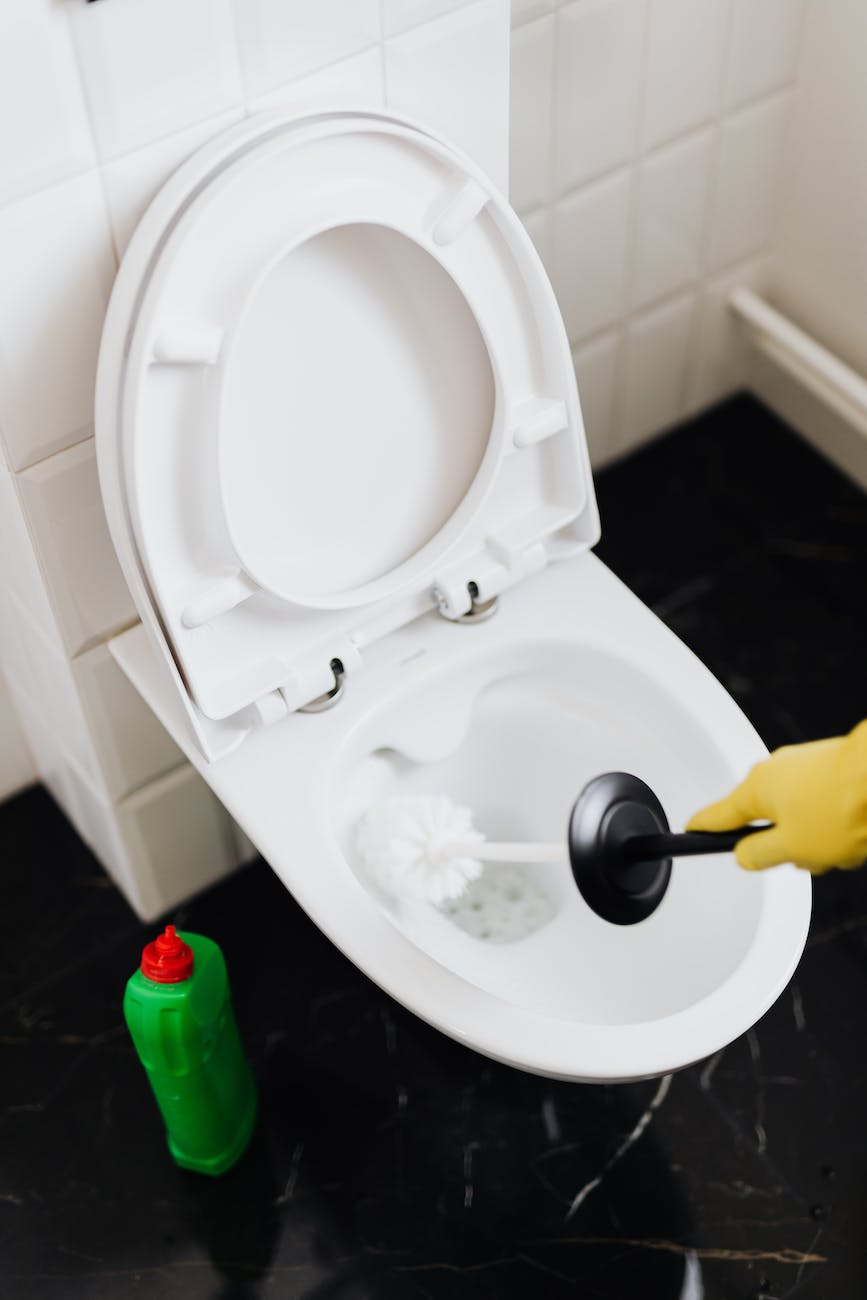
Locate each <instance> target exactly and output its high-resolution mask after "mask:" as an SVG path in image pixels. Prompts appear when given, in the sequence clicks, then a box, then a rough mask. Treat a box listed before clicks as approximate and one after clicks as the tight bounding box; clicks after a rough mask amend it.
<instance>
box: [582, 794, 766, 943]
mask: <svg viewBox="0 0 867 1300" xmlns="http://www.w3.org/2000/svg"><path fill="white" fill-rule="evenodd" d="M764 829H766V827H763V826H740V827H737V828H736V829H734V830H730V831H691V832H686V833H684V834H673V833H672V832H671V831H670V830H669V826H668V818H667V817H666V815H665V812H664V810H663V807H662V804H661V803H660V802H659V800H658V799H657V797H656V795H655V794H654V793H653V791H652V790H651V788H650V786H649V785H647V784H646V783H645V782H644V781H642V780H640V778H639V777H637V776H630V774H629V773H628V772H605V773H604V774H603V775H602V776H597V777H594V778H593V780H592V781H588V783H587V785H585V787H584V789H583V790H582V791H581V793H580V794H579V796H578V798H577V799H576V800H575V803H574V804H573V807H572V813H571V816H570V818H569V861H570V862H571V864H572V875H573V876H574V878H575V884H576V885H577V886H578V890H579V892H580V893H581V895H582V897H583V898H584V900H585V902H586V903H588V904H589V906H590V907H592V908H593V911H594V912H596V913H597V914H598V915H599V916H601V917H602V918H603V919H604V920H606V921H613V922H614V924H615V925H634V924H635V923H636V921H643V920H644V919H645V918H646V917H648V916H650V914H651V913H652V912H655V911H656V909H657V907H659V904H660V903H661V902H662V900H663V898H664V896H665V891H666V890H667V889H668V882H669V880H670V879H671V859H672V857H685V856H692V855H693V854H699V853H723V852H725V851H726V850H728V849H733V848H734V846H735V845H736V844H737V842H738V840H739V839H741V838H742V837H743V836H744V835H748V834H749V833H750V832H751V831H758V830H764Z"/></svg>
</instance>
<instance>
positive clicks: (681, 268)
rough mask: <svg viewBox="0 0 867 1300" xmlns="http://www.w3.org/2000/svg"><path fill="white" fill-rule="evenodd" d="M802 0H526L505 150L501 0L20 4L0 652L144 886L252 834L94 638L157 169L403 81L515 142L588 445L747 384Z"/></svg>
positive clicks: (57, 765)
mask: <svg viewBox="0 0 867 1300" xmlns="http://www.w3.org/2000/svg"><path fill="white" fill-rule="evenodd" d="M803 3H804V0H514V2H513V5H512V19H513V23H514V35H513V49H514V77H513V83H512V91H511V104H512V126H513V141H512V148H511V159H510V156H509V148H508V139H507V131H506V123H507V119H508V113H509V102H510V87H509V70H508V57H507V56H508V45H509V6H508V2H507V0H317V3H315V4H313V3H311V0H184V3H183V4H180V5H179V4H177V3H176V2H174V0H102V2H101V3H99V4H86V3H85V2H84V0H6V3H5V5H4V7H3V12H2V14H0V113H2V115H3V120H4V121H5V122H7V123H10V122H14V123H15V130H14V131H7V132H5V133H4V134H3V135H2V136H0V286H2V290H0V452H2V461H3V464H0V615H2V617H3V627H6V626H8V619H9V613H8V611H9V609H10V608H12V609H13V610H17V613H16V614H15V617H16V619H17V620H18V622H19V624H20V630H19V637H20V638H23V642H22V643H21V644H19V645H18V648H17V650H16V649H15V640H14V638H13V637H12V636H9V635H7V634H6V632H5V631H4V632H2V633H0V636H2V641H0V659H2V661H3V663H4V665H5V664H6V661H7V659H8V660H9V661H10V663H11V664H12V667H7V672H8V673H9V674H10V681H9V695H10V697H11V698H12V700H13V702H14V704H15V708H16V710H17V711H18V712H19V714H20V717H21V724H22V730H23V731H24V733H25V735H26V737H27V744H28V746H29V749H30V751H32V754H33V759H34V761H35V763H36V765H37V769H38V771H39V772H40V774H41V775H42V777H43V779H45V780H46V781H47V782H48V783H49V785H50V786H51V788H52V789H53V790H54V791H55V793H56V795H57V798H58V799H59V800H60V801H61V802H62V803H63V804H64V806H65V807H67V808H68V810H69V812H70V815H71V816H72V817H73V818H74V820H75V821H76V824H77V825H78V826H79V828H80V829H81V831H82V833H83V834H85V835H86V837H87V838H88V840H89V842H90V843H91V844H93V845H94V847H95V849H96V851H97V852H98V853H99V854H100V856H101V857H102V858H103V860H104V861H105V862H106V864H107V865H108V866H109V867H110V869H111V870H112V871H113V872H114V874H115V876H116V878H117V879H118V880H119V881H120V882H121V884H122V886H123V887H124V888H125V889H126V890H127V892H128V894H129V896H130V897H131V899H132V900H133V902H134V905H136V906H137V907H138V908H139V909H140V910H141V911H143V912H147V913H148V914H151V913H152V912H153V911H154V910H155V909H156V908H157V907H158V906H159V905H160V903H161V902H162V903H163V904H165V903H166V902H168V901H174V899H173V896H172V888H173V885H172V881H173V878H174V877H173V873H174V871H175V868H176V865H177V862H178V857H177V855H178V854H179V853H181V854H183V855H184V859H185V860H187V861H189V862H192V863H194V864H196V865H195V872H197V873H199V874H198V875H197V876H196V879H197V880H201V881H202V882H205V881H207V880H209V879H213V878H215V877H216V876H217V875H219V874H220V873H221V872H223V871H224V870H227V869H229V867H230V866H231V864H232V863H233V862H234V861H236V860H237V858H238V856H239V853H240V852H242V849H241V848H240V847H239V837H238V836H237V834H236V833H235V832H234V831H233V828H232V827H231V825H230V824H229V822H228V819H227V818H225V814H224V813H223V812H222V810H221V809H219V807H218V806H217V805H216V804H215V803H214V802H213V800H212V798H211V797H210V796H209V795H208V794H207V792H206V790H205V788H204V786H202V785H201V783H200V782H199V781H198V778H197V777H195V776H194V774H193V773H192V772H191V770H190V769H189V768H188V767H187V766H186V765H185V764H183V763H182V762H180V760H179V755H178V752H177V751H176V750H175V749H174V747H173V745H172V744H171V742H170V741H169V740H168V738H167V737H166V736H165V734H164V733H162V732H161V731H160V730H159V729H155V724H154V723H153V720H152V719H151V718H150V716H149V715H148V714H147V713H146V711H142V708H141V705H140V704H139V702H138V698H137V697H136V696H134V695H130V694H128V693H127V690H126V686H125V683H124V682H123V681H122V680H121V679H119V678H118V677H117V676H116V675H115V670H114V669H113V665H112V664H111V663H110V661H109V660H108V658H107V653H106V651H105V648H104V641H105V638H106V637H107V636H109V635H110V634H111V632H112V631H113V630H115V629H116V628H118V627H120V626H122V625H123V624H124V623H126V622H127V621H129V620H130V619H131V618H132V617H134V611H133V609H132V605H131V603H130V601H129V598H128V596H127V595H126V592H125V588H124V586H123V582H122V579H121V577H120V574H119V571H118V569H117V565H116V563H115V561H114V557H113V553H112V550H111V546H110V543H109V540H108V537H107V533H106V529H105V525H104V522H103V519H102V514H101V507H100V503H99V497H98V492H97V482H96V476H95V468H94V460H93V443H92V439H91V433H92V430H91V419H92V416H91V405H92V394H93V379H94V368H95V361H96V352H97V347H98V340H99V332H100V328H101V322H102V317H103V313H104V309H105V304H106V300H107V296H108V293H109V291H110V287H111V283H112V279H113V275H114V271H115V259H116V256H117V255H120V254H121V253H122V251H123V249H124V248H125V246H126V244H127V241H128V239H129V236H130V233H131V231H132V229H133V227H134V225H135V223H136V221H137V220H138V218H139V216H140V214H141V212H142V211H143V209H144V207H145V206H146V205H147V203H148V202H149V201H150V199H151V197H152V196H153V194H154V192H155V191H156V189H157V188H158V187H159V186H160V184H161V183H162V182H163V180H164V179H165V178H166V177H167V176H168V175H169V173H170V172H171V171H172V170H173V169H174V168H175V167H176V166H177V165H178V164H179V163H180V162H181V161H183V159H184V158H186V157H187V156H188V155H189V153H190V152H191V151H192V150H194V149H195V148H197V147H198V146H199V145H200V144H201V143H202V142H203V141H205V140H206V139H208V138H209V137H210V136H211V135H212V134H213V133H214V132H216V131H218V130H220V129H221V128H222V127H224V126H225V125H227V124H229V123H230V122H232V121H234V120H236V119H237V118H238V117H239V116H240V115H241V114H243V113H247V112H252V111H258V110H259V109H262V108H268V107H273V106H276V105H278V104H292V105H297V106H298V107H299V109H301V108H305V107H308V106H309V107H316V106H320V105H323V104H330V103H335V102H337V101H339V102H341V103H343V104H347V103H355V104H361V105H377V106H378V105H381V104H385V105H389V106H391V107H394V108H396V109H399V110H402V111H404V112H407V113H409V114H412V115H416V116H418V117H419V118H421V119H423V120H425V121H426V122H428V123H430V124H431V125H432V126H433V127H435V128H436V129H439V130H440V131H442V132H443V133H445V134H446V135H448V136H451V137H452V138H454V139H455V140H456V141H457V143H458V144H460V145H462V146H463V147H464V148H466V149H467V150H469V152H470V153H471V154H473V156H474V157H475V158H476V159H477V160H478V161H479V162H480V163H481V164H482V165H483V166H484V167H486V168H487V170H488V171H489V172H490V173H491V175H492V176H493V177H494V178H495V180H496V181H497V182H498V183H499V184H500V185H502V186H505V185H506V184H507V182H508V171H509V163H510V161H511V168H512V172H513V178H514V180H513V191H512V192H513V196H514V199H515V202H516V204H517V206H518V207H519V210H520V211H521V212H522V215H524V217H525V220H526V224H527V227H528V229H529V231H530V233H531V236H532V238H533V240H534V242H535V243H536V246H537V248H539V250H540V253H541V255H542V257H543V260H544V261H545V264H546V266H547V267H548V268H549V271H550V273H551V275H552V279H553V281H554V285H555V289H556V291H557V294H558V296H559V298H560V302H561V305H562V308H563V312H564V316H565V319H566V322H567V326H568V330H569V336H570V342H571V344H572V346H573V355H574V359H575V365H576V369H577V372H578V375H579V380H580V383H581V388H582V397H583V406H584V411H585V418H586V423H587V428H588V437H589V441H590V445H591V453H592V456H593V458H594V461H595V462H596V463H597V464H598V463H601V462H602V460H604V459H605V457H607V456H610V455H616V454H619V453H620V452H622V451H623V450H626V449H628V448H629V447H630V446H632V445H634V444H635V442H636V441H640V440H641V439H642V438H644V437H647V436H649V435H650V434H651V433H653V432H654V431H656V430H657V429H659V428H661V427H664V426H665V425H667V424H669V423H671V422H673V421H674V420H676V419H677V418H679V416H680V415H682V414H683V413H684V412H686V411H690V410H693V409H695V408H696V406H697V405H700V404H701V403H702V402H704V401H710V400H713V399H714V398H716V397H719V396H722V395H723V394H724V393H725V392H726V391H729V389H730V387H731V386H733V385H734V384H735V383H737V382H738V378H739V375H740V373H741V371H740V367H739V357H738V353H737V348H736V346H735V338H734V336H733V333H732V331H731V329H730V328H729V321H728V317H727V314H726V310H725V306H724V303H725V295H726V291H727V289H728V288H729V287H730V285H732V284H733V283H736V282H740V279H741V277H743V278H745V279H746V280H747V281H750V282H752V281H757V280H759V279H761V278H762V277H763V276H764V275H765V272H766V266H767V262H766V259H765V257H764V250H765V249H766V247H767V243H768V240H769V237H770V236H771V233H772V229H773V222H774V215H775V195H776V175H777V164H778V158H779V153H780V150H781V148H782V144H783V138H784V134H785V125H786V120H787V116H788V111H789V103H790V99H791V95H790V88H791V86H792V83H793V79H794V76H795V68H796V62H797V49H798V40H799V30H800V26H801V10H802V8H803ZM4 609H5V613H3V610H4ZM34 647H37V648H36V649H34ZM49 678H50V679H51V680H50V681H49ZM3 707H4V706H3V703H2V699H0V709H2V708H3ZM82 718H83V721H82ZM0 725H2V719H0ZM4 730H5V732H6V733H7V734H8V735H10V736H11V735H13V734H14V732H13V729H12V728H11V727H6V728H4ZM10 754H12V755H13V756H17V757H14V758H13V761H14V763H16V764H18V766H17V768H16V770H18V771H26V770H29V769H28V768H27V767H26V764H27V763H29V761H30V759H29V756H27V755H23V754H22V750H21V746H20V745H18V746H17V748H15V747H11V748H10V747H8V746H7V747H6V748H4V747H3V746H2V744H0V791H2V790H3V789H4V781H5V780H6V779H7V778H5V777H4V776H3V773H5V772H7V771H8V770H9V764H10ZM248 848H249V846H244V849H243V851H245V852H246V851H248ZM173 855H174V856H173Z"/></svg>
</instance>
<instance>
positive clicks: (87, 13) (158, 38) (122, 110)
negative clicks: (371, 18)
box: [64, 0, 328, 158]
mask: <svg viewBox="0 0 867 1300" xmlns="http://www.w3.org/2000/svg"><path fill="white" fill-rule="evenodd" d="M64 7H65V8H66V10H67V12H68V15H69V20H70V23H71V25H72V35H73V38H74V41H75V47H76V51H77V54H78V60H79V66H80V69H81V78H82V82H83V84H84V90H85V94H86V96H87V101H88V105H89V107H90V120H91V124H92V127H93V134H94V137H95V140H96V146H97V150H98V152H99V155H100V157H101V158H115V157H117V155H118V154H121V153H126V152H128V151H129V150H130V149H137V148H139V147H140V146H141V145H144V144H147V143H148V142H149V141H151V140H156V139H158V138H159V137H160V136H163V135H169V134H171V133H172V132H173V131H179V130H181V129H182V128H183V127H186V126H190V125H191V124H192V123H193V122H199V121H201V120H202V119H203V118H206V117H213V116H215V115H216V114H217V113H220V112H223V111H224V110H225V109H228V108H231V107H232V106H233V105H234V104H238V103H240V102H241V99H242V91H241V78H240V69H239V66H238V45H237V42H236V39H235V20H234V6H233V3H232V0H184V2H183V4H178V3H177V2H176V0H147V3H142V0H117V3H114V4H95V5H86V4H76V3H73V2H71V0H70V2H68V3H66V5H65V6H64ZM256 7H257V6H255V5H254V0H247V3H245V4H244V5H243V6H241V12H247V11H252V10H253V9H254V8H256ZM270 7H271V8H275V7H276V6H273V5H272V6H270ZM286 7H287V8H288V7H289V6H286ZM258 8H259V9H261V8H262V6H261V5H259V6H258ZM315 8H316V9H317V10H322V9H326V8H328V6H327V5H326V4H325V3H324V2H323V0H318V3H317V5H316V6H315ZM268 37H269V40H270V39H271V38H273V33H270V32H269V33H268ZM242 44H243V43H242Z"/></svg>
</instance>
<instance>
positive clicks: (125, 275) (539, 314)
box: [97, 113, 598, 758]
mask: <svg viewBox="0 0 867 1300" xmlns="http://www.w3.org/2000/svg"><path fill="white" fill-rule="evenodd" d="M332 353H333V356H332ZM392 357H393V358H394V361H393V364H392V363H391V359H392ZM97 438H98V451H99V467H100V477H101V482H102V487H103V496H104V499H105V503H106V509H107V513H108V515H109V522H110V525H111V528H112V534H113V536H114V539H115V544H116V547H117V549H118V552H119V555H120V558H121V562H122V564H123V567H124V570H125V573H126V576H127V579H128V581H129V582H130V585H131V587H132V588H133V592H134V594H136V593H139V594H140V595H141V597H142V600H141V601H139V606H140V608H142V605H143V606H144V608H143V617H144V618H145V621H146V622H147V623H148V624H149V625H150V628H151V631H152V634H153V636H154V638H155V641H156V643H157V644H158V645H159V647H160V648H161V651H162V652H163V653H164V654H165V655H166V657H167V659H168V660H170V661H171V666H172V671H173V672H174V675H175V679H176V682H177V684H178V686H179V688H180V689H181V690H182V692H183V694H184V696H185V698H186V701H187V705H188V716H189V719H190V723H191V725H192V727H193V729H194V731H195V733H196V735H197V737H198V741H199V743H200V745H201V746H202V748H203V750H204V752H205V754H206V756H208V757H210V758H215V757H217V756H218V755H219V754H220V753H225V752H228V751H229V750H231V749H232V748H233V747H234V745H236V744H238V743H241V741H242V740H243V738H244V736H246V735H247V734H249V732H250V731H251V730H253V729H254V728H255V727H256V726H259V725H263V724H265V725H267V724H270V723H273V722H275V721H279V720H280V719H281V718H282V717H284V716H285V715H286V714H287V713H289V712H291V711H293V710H296V709H298V708H302V707H305V706H307V705H308V704H309V703H310V702H311V701H314V700H318V699H319V698H321V697H322V696H323V695H326V694H327V693H328V692H329V691H331V692H332V693H333V689H334V686H335V669H336V670H337V672H338V674H339V676H340V677H341V678H342V679H344V680H346V681H351V679H352V677H353V675H354V674H355V672H356V671H357V670H358V668H359V667H360V666H361V661H362V658H363V654H364V651H365V650H366V648H367V647H368V646H369V645H370V644H372V643H373V642H375V641H376V640H378V639H379V638H380V637H381V636H383V635H386V634H387V633H389V632H390V631H391V630H393V629H394V628H395V627H399V626H402V625H403V624H405V623H407V622H410V621H412V620H413V619H414V618H417V617H418V616H419V615H420V614H422V613H424V611H425V610H427V609H430V608H434V607H436V606H437V605H438V606H439V607H440V609H441V610H442V612H443V613H444V614H445V615H446V616H447V617H452V618H456V617H460V616H462V615H464V614H467V613H468V612H470V611H471V610H472V609H473V607H474V606H476V605H478V604H483V603H486V602H489V601H490V600H492V599H494V598H496V597H497V596H498V595H500V594H501V593H502V592H503V591H504V590H506V589H507V588H508V587H510V586H511V585H512V584H513V583H515V582H516V581H519V580H520V579H521V578H523V577H525V576H527V575H529V574H532V573H534V572H537V571H538V570H539V569H541V568H543V567H544V566H545V565H546V564H547V563H548V562H549V561H550V560H551V559H562V558H564V557H565V556H567V555H569V554H574V553H575V552H577V551H579V550H581V549H584V548H586V547H588V546H589V545H592V543H593V542H594V541H595V539H596V536H597V535H598V519H597V514H596V507H595V501H594V497H593V492H592V486H591V482H592V480H591V478H590V472H589V464H588V459H587V452H586V445H585V439H584V432H583V424H582V421H581V412H580V408H579V404H578V398H577V390H576V386H575V379H574V371H573V367H572V362H571V356H570V352H569V347H568V342H567V339H566V335H565V331H564V328H563V324H562V320H561V318H560V314H559V311H558V309H557V305H556V301H555V299H554V296H553V293H552V291H551V288H550V285H549V283H548V280H547V277H546V275H545V273H544V270H543V269H542V266H541V263H540V262H539V259H538V257H537V255H536V253H535V250H534V249H533V247H532V244H531V243H530V241H529V239H528V237H527V235H526V233H525V231H524V229H523V227H522V225H521V223H520V222H519V220H518V219H517V217H516V216H515V214H514V213H513V212H512V210H511V209H510V208H509V206H508V204H507V203H506V202H505V200H504V199H503V198H502V197H501V196H500V195H499V194H498V193H497V192H496V191H495V190H494V188H493V187H492V185H491V183H490V182H489V181H488V180H487V178H486V177H485V176H484V175H483V173H481V172H480V171H479V170H478V169H477V168H476V167H475V166H474V164H473V163H472V162H470V160H469V159H467V158H465V157H464V156H463V155H461V154H459V153H458V152H457V151H456V150H454V149H453V148H451V147H450V146H448V145H446V144H445V143H443V142H442V141H440V140H438V139H436V138H435V137H434V136H432V135H431V134H430V133H429V132H426V131H423V130H422V129H421V128H419V127H417V126H415V125H413V124H411V123H408V122H406V121H404V120H402V119H397V118H393V117H386V116H385V115H374V114H370V113H364V114H355V113H347V114H328V115H322V116H319V117H315V118H309V117H307V118H300V119H299V118H285V117H283V118H278V119H276V120H275V119H263V120H261V121H258V122H255V123H253V124H251V123H245V124H244V125H243V126H241V127H239V128H237V129H236V130H235V131H233V132H229V133H227V134H226V136H224V137H221V138H220V140H219V141H218V142H216V143H214V144H212V145H211V146H208V147H207V148H206V149H205V150H203V151H202V152H201V153H200V154H197V155H196V156H195V157H194V158H193V159H191V160H190V162H188V163H187V164H185V166H184V167H182V168H181V169H180V171H179V172H178V173H177V174H176V176H175V177H174V178H173V179H172V181H170V182H169V184H168V186H167V187H166V189H165V190H164V191H162V192H161V194H160V195H159V196H158V198H157V200H156V201H155V203H154V205H153V206H152V208H151V209H150V210H149V212H148V213H147V215H146V217H145V219H144V220H143V222H142V225H141V226H140V227H139V229H138V230H137V232H136V234H135V236H134V239H133V241H132V243H131V244H130V247H129V250H128V252H127V255H126V257H125V259H124V263H123V266H122V268H121V271H120V273H119V276H118V282H117V286H116V289H115V292H114V295H113V297H112V303H111V307H110V310H109V315H108V317H107V321H106V327H105V332H104V336H103V345H102V350H101V356H100V367H99V379H98V388H97Z"/></svg>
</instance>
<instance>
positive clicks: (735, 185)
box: [710, 92, 790, 270]
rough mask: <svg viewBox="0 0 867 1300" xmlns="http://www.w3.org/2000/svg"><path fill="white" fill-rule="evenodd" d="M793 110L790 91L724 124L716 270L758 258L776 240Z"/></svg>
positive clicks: (713, 255) (714, 237)
mask: <svg viewBox="0 0 867 1300" xmlns="http://www.w3.org/2000/svg"><path fill="white" fill-rule="evenodd" d="M789 105H790V96H789V95H788V94H786V93H785V92H784V93H783V94H781V95H777V96H776V97H775V98H774V99H769V100H763V101H761V102H760V103H758V104H755V105H754V106H753V107H751V108H747V109H744V110H743V111H742V112H740V113H736V114H735V115H734V116H733V117H731V118H729V119H728V120H727V121H726V122H725V123H724V124H723V127H722V130H721V139H720V152H719V163H718V175H717V189H716V196H715V203H714V207H713V212H712V214H711V248H710V266H711V267H712V269H713V270H718V269H719V268H721V267H723V266H725V265H727V264H728V263H729V262H734V261H736V260H737V259H738V258H742V257H747V256H748V255H749V254H750V253H755V252H756V251H757V250H758V249H760V248H761V247H762V246H763V245H764V244H766V243H767V242H768V240H769V239H770V236H771V229H772V226H773V220H774V216H775V206H774V205H775V202H776V198H777V194H778V184H777V182H778V179H779V173H780V163H781V160H782V155H783V146H784V144H785V135H786V125H787V122H788V115H789Z"/></svg>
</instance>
